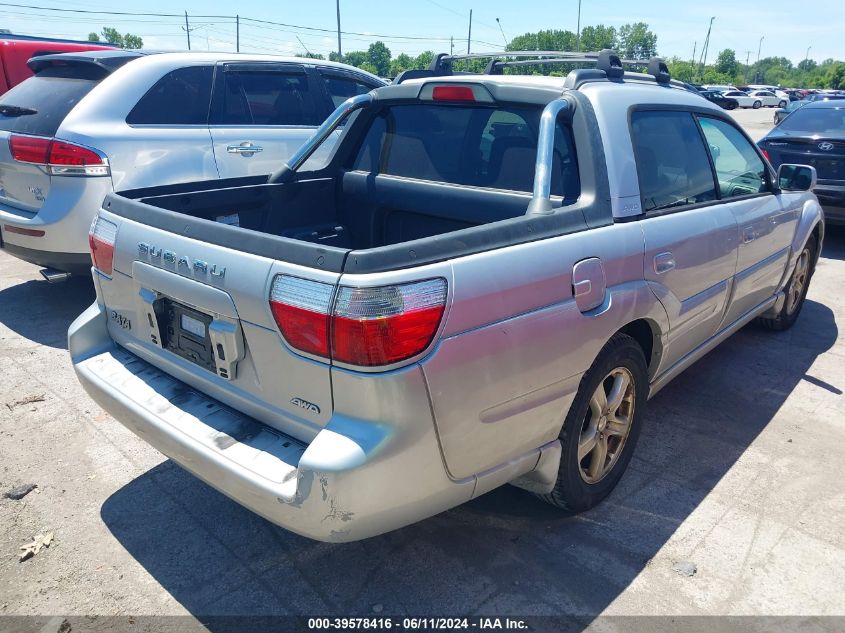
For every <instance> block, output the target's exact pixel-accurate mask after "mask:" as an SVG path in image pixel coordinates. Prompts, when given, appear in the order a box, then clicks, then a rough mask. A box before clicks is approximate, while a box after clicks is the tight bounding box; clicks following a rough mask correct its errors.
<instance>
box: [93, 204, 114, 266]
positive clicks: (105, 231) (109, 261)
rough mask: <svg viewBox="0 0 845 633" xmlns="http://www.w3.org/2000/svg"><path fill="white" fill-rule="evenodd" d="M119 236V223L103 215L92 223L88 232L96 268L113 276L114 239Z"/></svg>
mask: <svg viewBox="0 0 845 633" xmlns="http://www.w3.org/2000/svg"><path fill="white" fill-rule="evenodd" d="M116 237H117V225H116V224H115V223H114V222H109V221H108V220H104V219H103V218H101V217H99V216H98V217H97V218H95V219H94V221H93V222H92V223H91V230H90V231H89V232H88V246H90V247H91V261H92V262H93V263H94V268H96V269H97V270H99V271H100V272H101V273H103V274H106V275H109V276H111V274H112V266H113V263H114V241H115V238H116Z"/></svg>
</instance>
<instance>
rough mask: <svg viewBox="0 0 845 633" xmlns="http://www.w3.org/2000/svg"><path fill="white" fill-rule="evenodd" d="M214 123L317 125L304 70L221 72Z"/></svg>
mask: <svg viewBox="0 0 845 633" xmlns="http://www.w3.org/2000/svg"><path fill="white" fill-rule="evenodd" d="M222 74H223V90H222V96H221V101H222V103H221V104H220V106H219V107H215V110H216V111H217V112H216V114H215V118H214V120H213V121H212V123H214V124H216V125H261V126H271V125H308V126H311V125H319V124H320V122H321V118H320V114H319V113H318V112H317V109H316V108H315V107H314V105H313V99H312V96H311V90H310V86H309V84H308V77H307V75H305V73H292V72H270V71H236V72H232V71H226V72H223V73H222Z"/></svg>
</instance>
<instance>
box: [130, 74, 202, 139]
mask: <svg viewBox="0 0 845 633" xmlns="http://www.w3.org/2000/svg"><path fill="white" fill-rule="evenodd" d="M213 73H214V69H213V68H212V67H211V66H188V67H186V68H179V69H177V70H174V71H172V72H169V73H167V74H166V75H165V76H164V77H162V78H161V79H159V80H158V82H156V84H155V85H154V86H153V87H152V88H150V89H149V91H148V92H147V94H145V95H144V96H143V97H141V100H140V101H138V103H137V104H136V105H135V107H134V108H132V112H130V113H129V116H127V117H126V122H127V123H128V124H129V125H205V124H206V123H207V122H208V106H209V101H210V99H211V81H212V76H213Z"/></svg>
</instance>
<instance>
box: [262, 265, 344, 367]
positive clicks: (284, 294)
mask: <svg viewBox="0 0 845 633" xmlns="http://www.w3.org/2000/svg"><path fill="white" fill-rule="evenodd" d="M333 295H334V286H332V285H330V284H324V283H320V282H317V281H308V280H306V279H300V278H298V277H290V276H288V275H279V276H278V277H276V278H275V279H274V280H273V288H272V290H271V291H270V309H271V310H272V311H273V318H274V319H275V320H276V325H278V326H279V330H281V332H282V336H284V337H285V340H286V341H287V342H288V343H289V344H290V345H291V346H292V347H295V348H296V349H298V350H302V351H303V352H308V353H309V354H315V355H317V356H323V357H325V358H328V357H329V310H330V308H331V303H332V297H333Z"/></svg>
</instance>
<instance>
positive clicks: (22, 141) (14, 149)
mask: <svg viewBox="0 0 845 633" xmlns="http://www.w3.org/2000/svg"><path fill="white" fill-rule="evenodd" d="M51 143H52V139H49V138H40V137H37V136H21V135H20V134H12V135H11V136H10V137H9V150H10V151H11V153H12V158H14V159H15V160H16V161H18V162H20V163H35V164H37V165H46V164H47V163H48V162H49V161H48V159H49V157H50V144H51Z"/></svg>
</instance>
